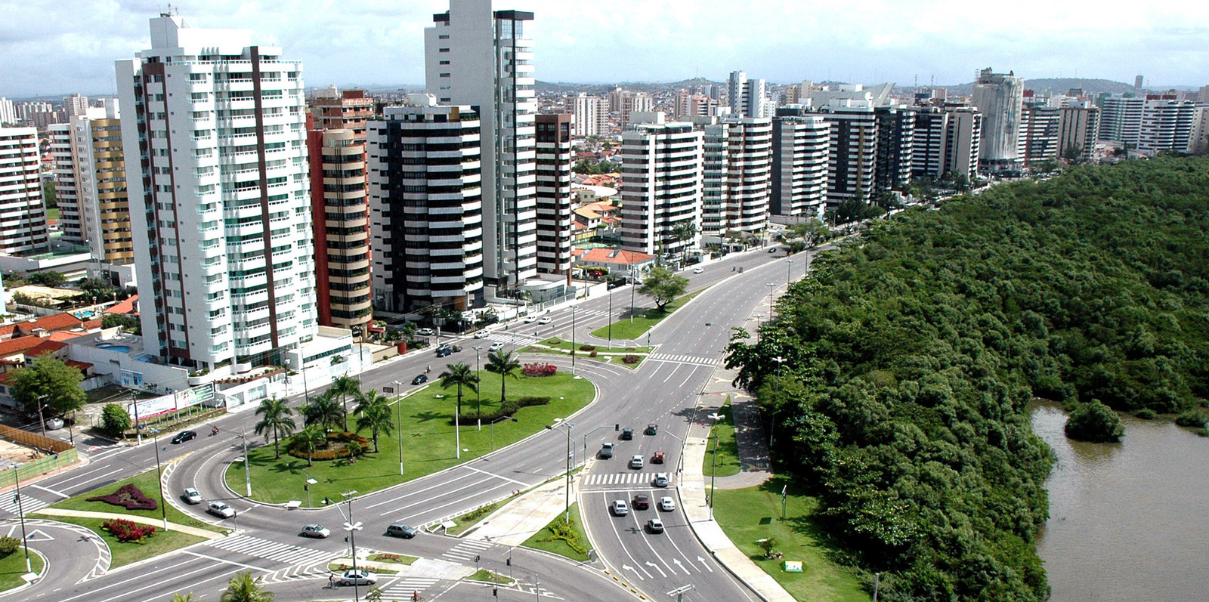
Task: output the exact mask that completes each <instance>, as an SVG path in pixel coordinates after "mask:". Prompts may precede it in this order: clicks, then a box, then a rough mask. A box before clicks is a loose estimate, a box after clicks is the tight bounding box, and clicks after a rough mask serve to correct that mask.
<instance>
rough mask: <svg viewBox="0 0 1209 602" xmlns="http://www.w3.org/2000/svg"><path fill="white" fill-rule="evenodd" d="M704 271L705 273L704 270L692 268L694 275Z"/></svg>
mask: <svg viewBox="0 0 1209 602" xmlns="http://www.w3.org/2000/svg"><path fill="white" fill-rule="evenodd" d="M704 271H705V268H693V273H694V274H700V273H701V272H704Z"/></svg>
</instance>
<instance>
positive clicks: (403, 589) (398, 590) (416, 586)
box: [382, 577, 440, 600]
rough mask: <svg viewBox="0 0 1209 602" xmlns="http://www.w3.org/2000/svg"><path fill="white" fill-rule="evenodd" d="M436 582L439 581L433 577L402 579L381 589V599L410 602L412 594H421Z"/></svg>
mask: <svg viewBox="0 0 1209 602" xmlns="http://www.w3.org/2000/svg"><path fill="white" fill-rule="evenodd" d="M437 581H440V579H437V578H435V577H403V578H402V579H399V580H397V581H394V582H392V583H390V584H389V585H387V586H386V587H384V588H382V599H383V600H411V596H412V594H415V593H418V594H423V593H424V590H426V589H428V588H430V587H432V585H433V584H434V583H436V582H437Z"/></svg>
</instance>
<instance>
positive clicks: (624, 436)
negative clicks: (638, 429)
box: [621, 428, 634, 441]
mask: <svg viewBox="0 0 1209 602" xmlns="http://www.w3.org/2000/svg"><path fill="white" fill-rule="evenodd" d="M633 438H634V429H628V428H627V429H621V440H622V441H629V440H630V439H633Z"/></svg>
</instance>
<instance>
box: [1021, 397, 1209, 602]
mask: <svg viewBox="0 0 1209 602" xmlns="http://www.w3.org/2000/svg"><path fill="white" fill-rule="evenodd" d="M1123 420H1124V422H1125V434H1126V436H1125V439H1124V441H1123V442H1122V443H1118V444H1090V443H1077V442H1072V441H1070V440H1068V439H1067V438H1066V436H1065V435H1064V434H1063V432H1062V427H1063V425H1065V424H1066V416H1065V414H1063V413H1062V410H1061V408H1060V407H1059V406H1058V405H1056V404H1043V405H1038V406H1037V407H1035V408H1034V410H1033V415H1032V425H1033V431H1034V432H1035V433H1037V436H1039V437H1041V438H1042V439H1043V440H1045V442H1046V443H1048V444H1049V446H1050V447H1051V448H1052V449H1053V450H1054V454H1055V456H1056V457H1057V461H1056V462H1055V464H1054V471H1053V473H1051V475H1050V478H1049V480H1048V481H1046V489H1048V490H1049V500H1050V519H1049V522H1048V523H1046V526H1045V528H1044V529H1043V530H1042V534H1041V540H1040V544H1039V547H1038V552H1039V553H1040V555H1041V558H1042V559H1043V560H1044V561H1045V567H1046V570H1047V571H1048V573H1049V582H1050V586H1051V587H1052V588H1053V595H1052V597H1051V598H1050V599H1051V600H1052V601H1053V602H1076V601H1078V602H1084V601H1089V600H1092V601H1096V602H1115V601H1121V602H1126V601H1128V602H1134V601H1138V600H1153V601H1166V600H1170V601H1172V602H1176V601H1179V602H1184V601H1186V600H1203V599H1205V598H1206V592H1207V591H1209V439H1204V438H1201V437H1199V436H1197V435H1196V434H1195V433H1193V432H1191V431H1189V430H1186V429H1182V428H1180V427H1177V426H1175V425H1173V424H1171V423H1169V422H1164V421H1146V420H1138V419H1136V418H1132V417H1125V418H1123Z"/></svg>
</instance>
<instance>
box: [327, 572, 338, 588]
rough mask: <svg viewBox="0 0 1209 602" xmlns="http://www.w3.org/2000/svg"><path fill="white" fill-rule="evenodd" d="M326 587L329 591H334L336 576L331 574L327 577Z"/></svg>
mask: <svg viewBox="0 0 1209 602" xmlns="http://www.w3.org/2000/svg"><path fill="white" fill-rule="evenodd" d="M327 586H328V588H330V589H336V575H335V573H333V574H331V575H328V576H327Z"/></svg>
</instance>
